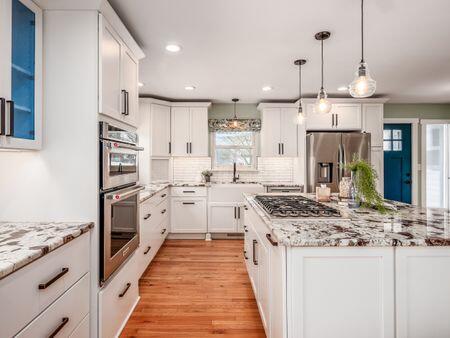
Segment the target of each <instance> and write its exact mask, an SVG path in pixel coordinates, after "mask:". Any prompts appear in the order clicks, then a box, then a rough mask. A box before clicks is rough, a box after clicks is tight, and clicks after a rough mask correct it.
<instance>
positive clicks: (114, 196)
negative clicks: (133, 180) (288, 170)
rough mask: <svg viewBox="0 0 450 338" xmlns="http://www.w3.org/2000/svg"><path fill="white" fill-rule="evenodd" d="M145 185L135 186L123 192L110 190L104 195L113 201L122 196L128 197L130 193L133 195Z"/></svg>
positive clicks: (118, 199)
mask: <svg viewBox="0 0 450 338" xmlns="http://www.w3.org/2000/svg"><path fill="white" fill-rule="evenodd" d="M144 189H145V187H137V188H135V189H133V190H129V191H125V192H123V193H120V192H111V193H109V194H107V195H106V198H107V199H109V200H115V201H120V200H121V199H123V198H127V197H130V196H132V195H135V194H136V193H137V192H139V191H141V190H144Z"/></svg>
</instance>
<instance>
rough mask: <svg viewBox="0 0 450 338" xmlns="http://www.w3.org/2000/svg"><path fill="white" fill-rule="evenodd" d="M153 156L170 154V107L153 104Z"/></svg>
mask: <svg viewBox="0 0 450 338" xmlns="http://www.w3.org/2000/svg"><path fill="white" fill-rule="evenodd" d="M150 109H151V121H150V124H151V135H150V137H151V153H150V154H151V156H170V152H171V141H170V107H169V106H164V105H161V104H151V108H150Z"/></svg>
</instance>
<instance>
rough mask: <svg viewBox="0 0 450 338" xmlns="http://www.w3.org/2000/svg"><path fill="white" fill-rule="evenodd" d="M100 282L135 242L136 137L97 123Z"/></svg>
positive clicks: (136, 221)
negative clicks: (98, 126) (98, 129)
mask: <svg viewBox="0 0 450 338" xmlns="http://www.w3.org/2000/svg"><path fill="white" fill-rule="evenodd" d="M99 136H100V137H99V142H100V223H101V231H100V284H103V283H104V282H105V281H106V280H107V279H108V278H109V277H110V276H111V275H112V274H113V273H114V271H115V270H117V268H119V266H120V265H121V264H122V263H123V262H124V261H125V260H127V258H128V257H129V256H130V255H131V254H132V253H133V252H134V250H136V248H137V247H138V245H139V192H140V191H141V190H142V189H143V187H141V186H139V185H138V184H137V182H138V181H139V152H140V151H141V150H143V149H142V148H140V147H138V145H137V144H138V136H137V134H136V133H135V132H130V131H127V130H124V129H121V128H118V127H115V126H114V125H112V124H110V123H106V122H100V133H99Z"/></svg>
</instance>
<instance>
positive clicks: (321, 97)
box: [314, 88, 331, 114]
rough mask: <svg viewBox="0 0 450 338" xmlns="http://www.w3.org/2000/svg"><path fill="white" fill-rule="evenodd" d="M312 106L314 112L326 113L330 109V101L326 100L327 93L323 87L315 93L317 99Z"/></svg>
mask: <svg viewBox="0 0 450 338" xmlns="http://www.w3.org/2000/svg"><path fill="white" fill-rule="evenodd" d="M314 108H315V109H314V110H315V112H316V113H324V114H327V113H329V112H330V111H331V103H330V101H328V100H327V93H326V92H325V90H324V89H323V88H321V89H320V92H319V94H318V95H317V100H316V104H315V106H314Z"/></svg>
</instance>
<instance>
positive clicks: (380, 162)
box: [370, 147, 384, 196]
mask: <svg viewBox="0 0 450 338" xmlns="http://www.w3.org/2000/svg"><path fill="white" fill-rule="evenodd" d="M370 162H371V164H372V166H373V168H374V169H375V171H376V173H377V175H378V181H377V191H378V192H379V193H380V194H381V196H383V195H384V152H383V148H382V147H372V148H371V151H370Z"/></svg>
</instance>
